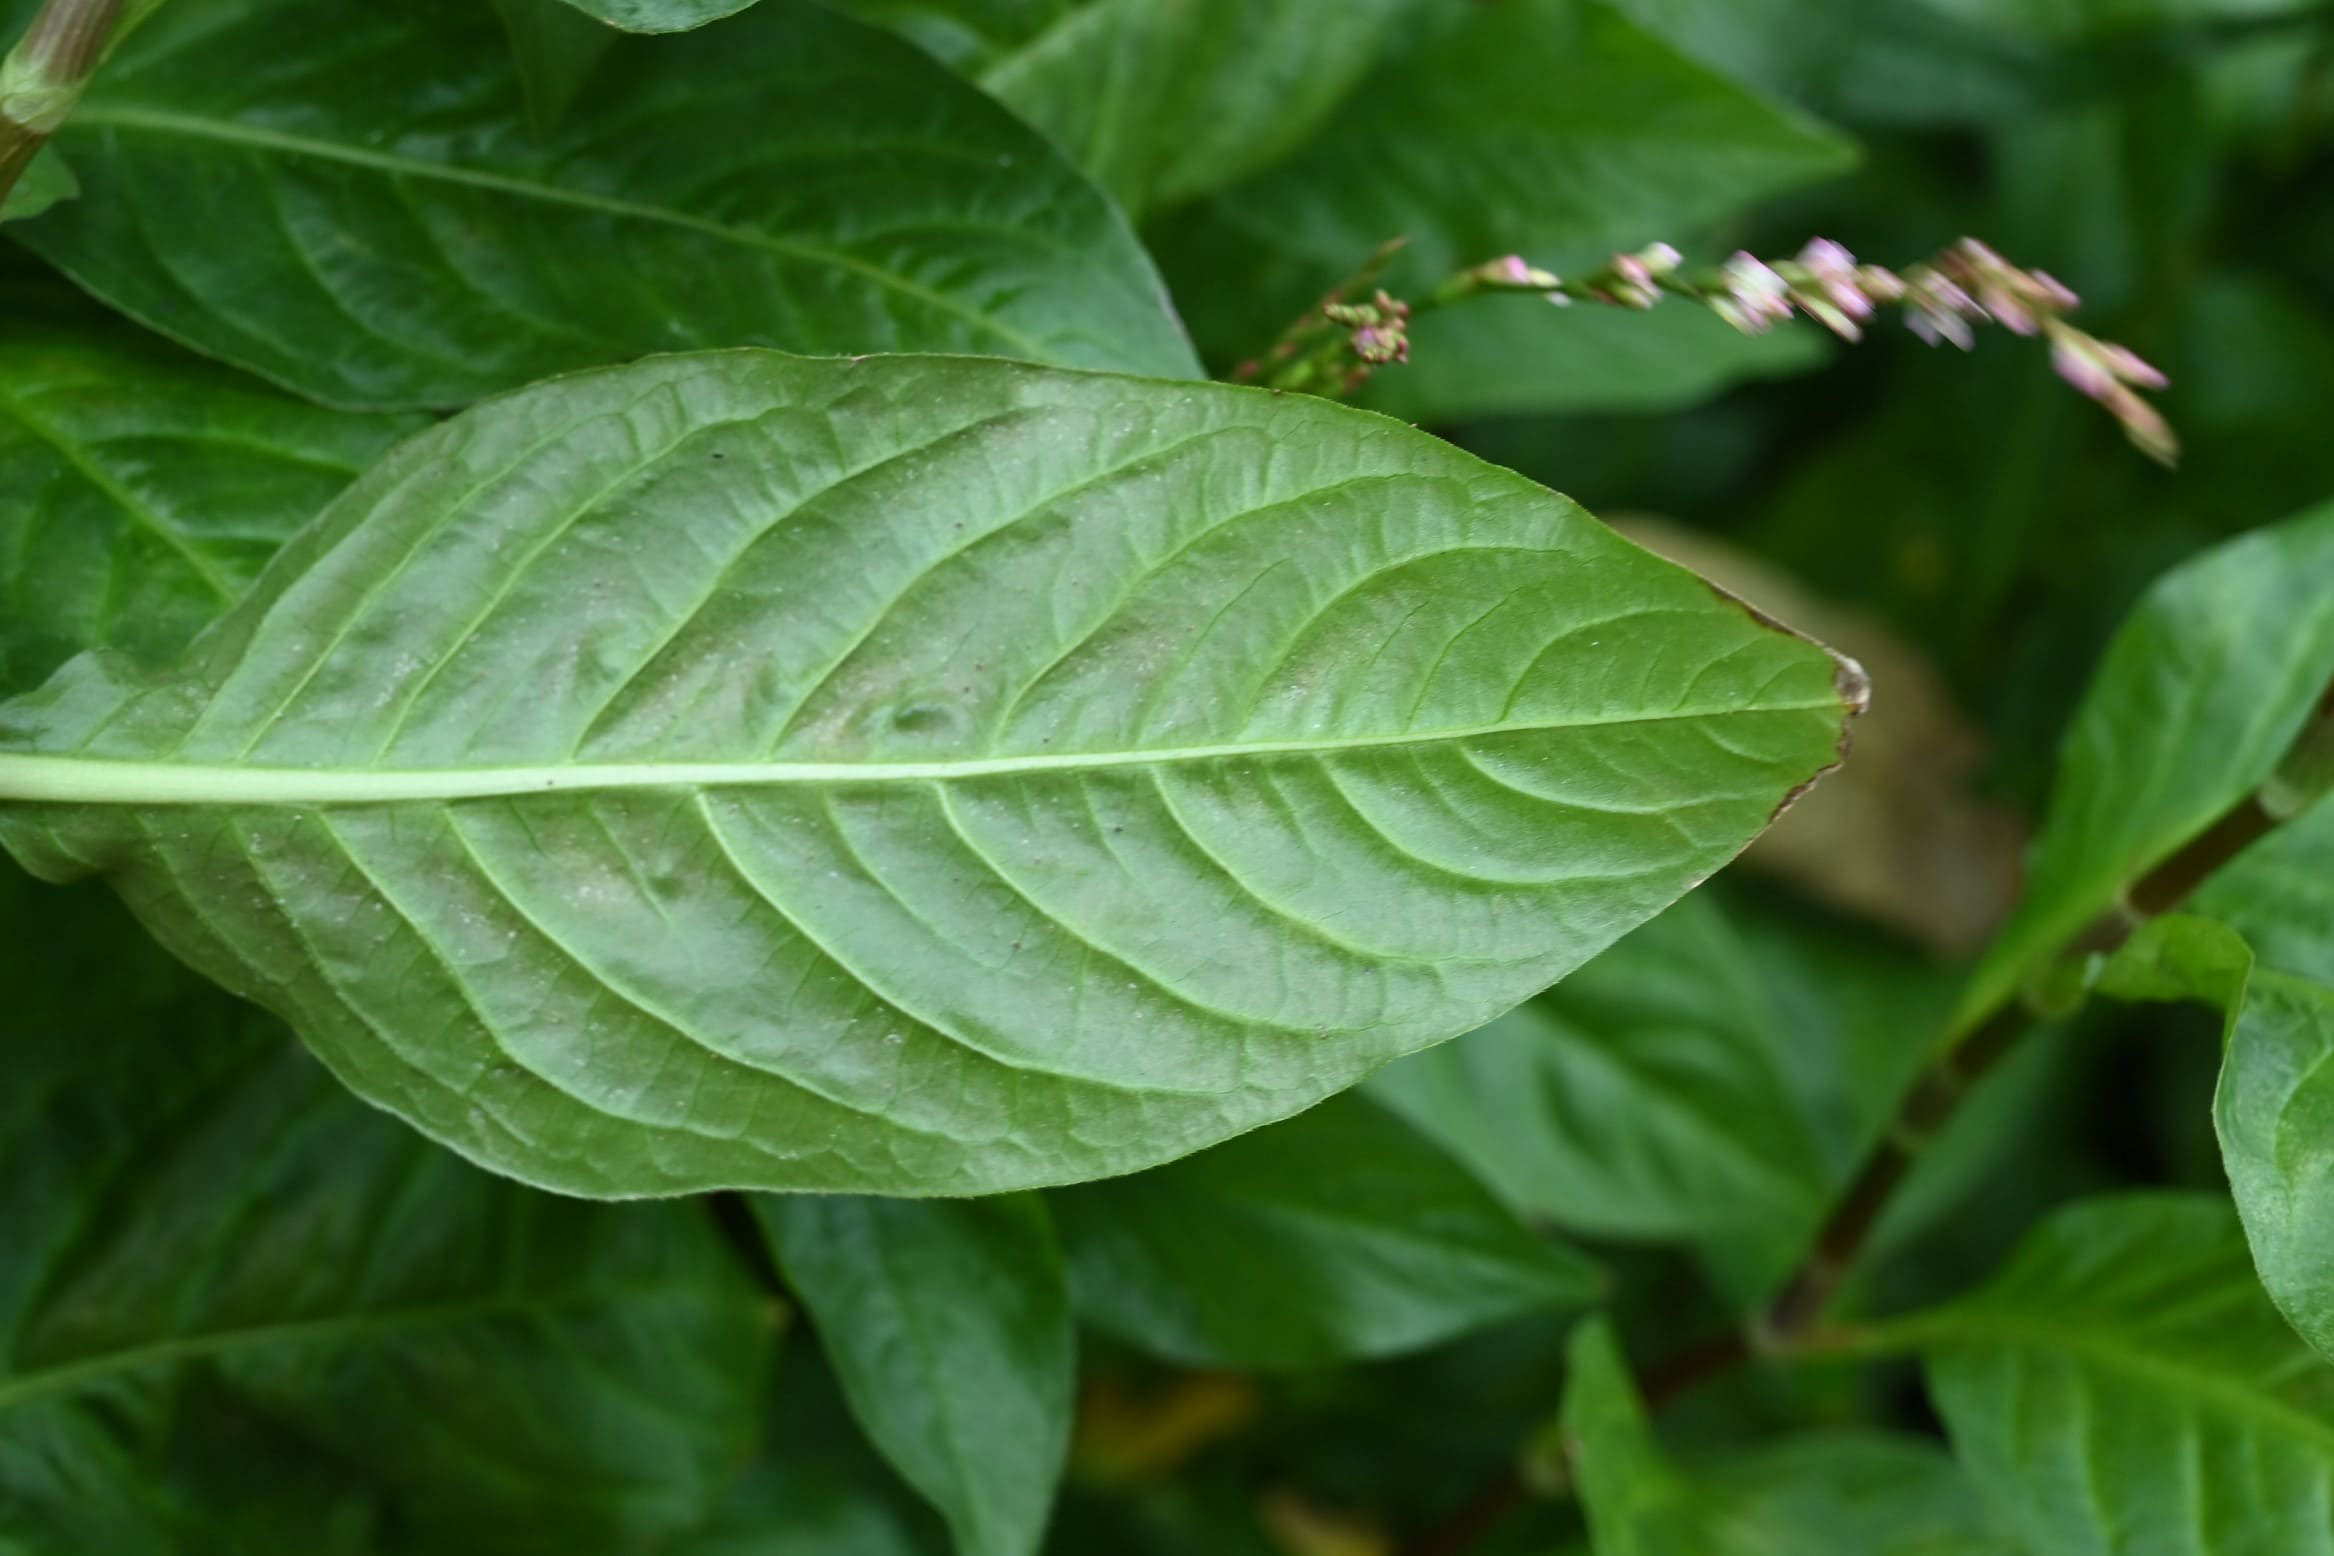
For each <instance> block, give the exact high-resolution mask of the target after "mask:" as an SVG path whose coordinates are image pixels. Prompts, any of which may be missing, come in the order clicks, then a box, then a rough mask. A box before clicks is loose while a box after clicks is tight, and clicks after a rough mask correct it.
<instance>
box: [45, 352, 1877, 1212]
mask: <svg viewBox="0 0 2334 1556" xmlns="http://www.w3.org/2000/svg"><path fill="white" fill-rule="evenodd" d="M1861 698H1862V683H1861V677H1860V676H1858V675H1857V674H1855V673H1854V672H1853V670H1852V667H1847V666H1844V665H1843V664H1842V663H1841V662H1839V661H1837V660H1835V659H1833V658H1832V657H1831V656H1830V655H1829V654H1827V653H1826V652H1824V651H1823V650H1822V649H1820V648H1818V647H1817V646H1815V645H1813V644H1811V643H1809V642H1807V641H1806V640H1804V639H1802V638H1799V637H1796V636H1794V635H1792V634H1790V633H1788V632H1786V631H1784V630H1782V629H1780V628H1778V627H1775V626H1773V625H1772V624H1771V623H1768V622H1765V621H1763V620H1761V619H1758V618H1756V617H1754V616H1753V615H1752V614H1751V613H1749V612H1748V611H1746V610H1745V609H1744V608H1743V607H1742V606H1740V605H1739V604H1738V603H1736V602H1735V601H1734V600H1732V599H1731V598H1729V597H1727V596H1724V595H1721V594H1719V593H1717V592H1716V591H1714V590H1712V589H1711V588H1710V587H1709V586H1707V585H1706V584H1704V583H1703V582H1702V581H1701V580H1699V579H1697V578H1696V577H1694V576H1693V575H1692V574H1690V573H1687V572H1685V571H1683V570H1682V569H1679V568H1676V567H1674V566H1672V565H1671V564H1669V563H1666V562H1662V561H1659V560H1658V559H1656V558H1654V557H1652V556H1651V555H1649V554H1648V553H1646V552H1643V551H1641V550H1639V549H1638V548H1636V547H1634V546H1632V545H1630V544H1628V543H1627V542H1625V541H1623V540H1621V539H1620V538H1619V537H1617V536H1615V535H1614V534H1612V533H1611V532H1610V531H1609V530H1607V529H1605V528H1604V527H1603V526H1601V525H1599V524H1597V523H1595V522H1594V521H1593V520H1591V519H1590V518H1588V517H1587V516H1586V515H1585V514H1583V513H1582V512H1581V511H1580V510H1579V509H1578V508H1576V507H1574V506H1573V505H1572V504H1571V503H1569V502H1567V501H1565V500H1564V499H1562V498H1560V497H1557V496H1555V495H1554V494H1552V493H1550V492H1548V491H1546V490H1544V489H1542V488H1539V487H1536V486H1533V485H1532V484H1531V483H1529V482H1527V481H1524V480H1522V479H1521V478H1519V477H1516V476H1513V475H1510V474H1507V473H1505V472H1502V471H1498V470H1495V469H1493V468H1491V467H1489V466H1487V465H1483V464H1481V463H1479V462H1478V461H1476V460H1474V459H1472V458H1470V457H1468V456H1466V455H1464V454H1461V453H1459V452H1457V451H1456V450H1454V449H1452V448H1450V447H1449V446H1448V445H1446V444H1443V443H1440V442H1438V441H1437V440H1435V439H1432V438H1429V437H1426V436H1425V435H1423V434H1420V433H1416V432H1414V431H1411V430H1409V429H1407V428H1404V427H1402V426H1401V425H1399V424H1398V423H1393V422H1389V421H1386V420H1384V419H1383V418H1380V417H1376V416H1372V415H1369V414H1367V413H1364V412H1360V411H1353V410H1348V409H1344V408H1341V407H1337V406H1333V405H1329V404H1326V403H1324V402H1320V401H1316V400H1310V399H1306V398H1303V397H1287V398H1283V397H1279V396H1274V395H1269V394H1265V393H1262V392H1258V391H1252V390H1243V389H1235V388H1229V387H1225V386H1220V385H1165V384H1157V383H1148V382H1142V381H1137V380H1129V379H1121V378H1112V377H1106V376H1100V375H1085V374H1069V373H1061V372H1055V371H1049V370H1045V369H1037V368H1025V367H1019V366H1015V365H1012V364H1004V363H996V362H984V361H980V360H977V359H917V358H869V359H867V360H865V361H860V362H849V361H814V360H806V359H801V358H792V357H784V356H779V355H776V354H772V353H760V352H731V353H717V354H711V355H705V356H698V357H675V358H666V359H663V360H659V361H655V362H650V363H644V364H641V365H638V366H636V367H632V368H625V369H614V370H609V371H605V372H601V373H597V374H588V375H581V376H577V377H574V378H570V379H567V380H563V381H560V382H556V383H553V384H549V385H545V386H543V387H541V388H539V389H536V390H532V391H529V392H527V393H525V394H521V395H517V396H513V397H511V398H509V399H505V400H502V401H499V402H496V403H494V404H492V405H488V406H485V407H481V408H480V409H479V410H477V411H475V412H473V413H471V414H469V415H467V416H464V417H461V418H458V419H456V420H455V421H452V422H450V423H447V424H446V425H444V426H442V427H440V428H438V429H436V430H435V431H433V432H431V433H428V434H426V435H424V436H423V437H421V438H419V439H416V440H414V441H413V442H411V443H408V444H406V445H405V446H404V447H403V448H402V449H401V450H400V451H398V452H397V453H396V454H394V455H392V456H391V457H390V458H389V459H387V460H386V461H384V462H383V463H382V464H381V465H379V466H377V467H375V469H374V470H373V471H372V472H371V473H370V474H369V475H368V476H367V477H366V478H365V479H364V480H362V481H360V482H359V483H358V484H357V486H355V487H354V488H352V489H351V490H350V491H349V493H348V494H347V495H345V496H344V497H343V498H342V499H340V500H339V501H338V502H337V503H335V504H334V505H333V506H332V507H331V508H330V509H329V510H328V511H327V512H326V513H325V514H324V515H323V516H322V517H321V518H320V519H319V520H318V521H317V522H316V523H315V524H314V525H312V526H311V527H310V528H308V529H307V530H305V531H303V532H302V534H301V535H300V537H299V538H298V539H297V540H295V542H294V543H293V545H292V546H291V547H290V548H289V550H288V551H287V552H286V553H285V554H284V555H283V556H282V557H280V558H279V560H278V561H277V563H276V564H275V566H274V567H273V568H272V569H271V570H270V572H269V573H268V575H267V577H266V578H265V579H264V580H263V581H262V583H261V585H260V587H259V588H258V590H257V591H256V592H255V593H254V594H253V595H252V596H251V597H250V598H248V599H247V600H246V601H245V603H244V604H243V605H242V606H240V607H239V608H238V609H237V610H236V611H235V612H234V613H233V614H231V615H230V616H229V617H228V618H227V619H226V620H225V621H223V622H222V623H221V624H220V626H219V627H217V628H216V629H214V630H213V631H212V632H211V633H210V634H209V635H208V636H206V637H205V638H204V639H203V640H202V641H201V642H200V643H199V644H198V645H197V647H196V648H195V649H194V650H193V651H192V652H191V653H190V655H189V657H188V659H187V660H186V662H185V664H184V665H183V666H182V667H181V668H180V669H179V670H178V671H177V672H175V673H174V674H171V675H169V676H166V677H162V678H160V679H156V680H152V681H140V680H138V679H136V678H131V677H126V676H125V675H124V674H123V672H122V670H121V668H120V667H119V666H118V665H117V664H114V663H112V662H109V661H106V660H103V659H93V658H84V659H82V660H79V661H76V662H75V663H74V664H73V665H71V666H68V667H67V669H66V671H64V672H63V673H61V675H60V676H59V678H58V679H57V680H56V681H54V682H52V683H51V684H50V685H49V686H48V687H46V688H44V689H43V690H42V691H41V692H39V693H37V694H34V695H33V696H30V697H27V698H24V699H20V700H19V701H18V702H17V703H15V704H13V705H10V706H9V707H8V708H7V709H6V710H5V711H4V712H0V839H5V841H6V842H7V844H8V846H9V847H10V848H11V849H13V850H14V851H16V852H17V853H18V854H19V855H20V857H22V858H24V859H25V860H26V861H28V862H29V863H30V864H31V865H32V866H33V867H34V868H35V870H36V871H37V872H38V873H41V874H44V875H47V876H50V877H70V876H76V875H80V874H84V873H88V872H90V871H92V870H95V871H97V872H100V873H103V874H105V875H108V876H109V877H111V878H112V879H113V880H114V881H115V883H116V884H117V885H118V886H119V887H120V889H121V890H122V891H123V892H124V894H125V895H126V896H127V897H128V898H129V899H130V900H131V902H132V904H133V906H134V907H136V909H137V910H138V912H139V914H140V915H141V917H143V918H144V919H145V921H146V922H147V923H148V925H149V926H150V927H152V928H153V929H154V930H155V931H156V932H157V933H158V934H159V935H160V936H161V937H162V938H163V940H164V941H165V942H166V943H167V944H168V945H170V946H171V947H172V948H173V949H174V950H176V951H177V952H179V954H181V955H182V956H184V957H186V958H187V959H188V960H189V961H191V962H193V963H194V964H195V965H197V966H198V967H200V968H202V969H203V970H204V971H206V972H208V973H209V974H211V975H212V976H213V977H215V978H217V979H219V980H220V981H221V982H223V983H226V984H227V985H228V986H229V987H231V988H233V989H235V990H237V991H238V992H241V993H244V994H246V995H248V996H249V997H251V998H254V999H257V1000H259V1001H261V1002H262V1003H265V1004H267V1005H269V1006H271V1007H272V1008H274V1009H277V1010H278V1011H280V1012H282V1013H284V1014H285V1015H286V1016H287V1017H289V1018H290V1019H291V1020H292V1022H293V1024H294V1025H295V1026H296V1027H298V1028H299V1030H300V1031H301V1033H302V1035H303V1036H305V1037H306V1038H307V1040H308V1041H309V1042H310V1043H311V1044H312V1045H313V1046H314V1047H315V1048H316V1049H317V1051H318V1052H319V1053H321V1054H322V1055H323V1056H324V1057H325V1059H326V1061H327V1062H328V1063H330V1064H331V1065H332V1066H333V1067H334V1069H335V1070H337V1071H338V1072H339V1073H340V1074H341V1075H342V1076H343V1078H345V1079H346V1080H348V1081H349V1082H350V1084H352V1085H353V1086H355V1087H356V1088H357V1089H358V1090H359V1091H360V1092H361V1093H363V1094H364V1095H366V1096H368V1097H371V1098H373V1099H375V1100H376V1101H379V1102H380V1103H382V1104H383V1105H385V1106H387V1107H390V1108H392V1109H393V1110H395V1111H397V1112H400V1113H402V1114H404V1115H405V1116H406V1117H408V1118H409V1119H412V1120H413V1121H414V1122H415V1123H417V1124H418V1125H420V1126H421V1127H422V1128H423V1129H424V1130H425V1131H427V1132H429V1133H430V1134H432V1135H434V1136H436V1137H437V1138H439V1139H441V1140H444V1141H447V1142H448V1143H451V1144H453V1145H454V1146H456V1148H458V1149H460V1150H462V1151H464V1152H465V1153H467V1154H470V1155H472V1156H474V1157H476V1158H478V1159H480V1160H482V1161H485V1162H487V1163H489V1164H491V1165H493V1166H495V1167H497V1168H499V1169H500V1170H503V1171H505V1172H509V1173H511V1174H513V1175H515V1176H519V1177H523V1178H526V1179H529V1180H531V1181H536V1182H540V1183H544V1184H547V1185H554V1186H557V1187H561V1188H564V1189H568V1190H571V1191H575V1192H581V1193H600V1194H619V1195H629V1194H645V1193H660V1192H676V1191H682V1190H687V1189H693V1188H702V1187H707V1186H715V1185H726V1186H748V1187H762V1188H779V1189H847V1190H857V1191H883V1192H893V1193H976V1192H985V1191H992V1190H999V1189H1004V1188H1011V1187H1025V1186H1030V1185H1034V1184H1041V1183H1049V1182H1065V1181H1071V1180H1076V1179H1081V1178H1089V1177H1097V1176H1105V1175H1108V1174H1111V1173H1117V1172H1125V1171H1130V1170H1133V1169H1135V1168H1137V1167H1142V1166H1146V1165H1149V1164H1152V1163H1155V1162H1158V1161H1162V1160H1165V1159H1167V1158H1170V1157H1173V1156H1177V1155H1181V1154H1184V1153H1186V1152H1188V1151H1191V1150H1195V1149H1197V1148H1199V1147H1201V1146H1203V1145H1206V1144H1209V1143H1211V1142H1212V1141H1215V1140H1220V1139H1223V1138H1226V1137H1227V1136H1230V1135H1233V1134H1236V1133H1239V1132H1240V1131H1242V1130H1245V1129H1248V1128H1252V1127H1254V1126H1255V1125H1257V1124H1261V1123H1264V1122H1268V1121H1269V1120H1271V1119H1274V1118H1278V1117H1282V1116H1285V1115H1286V1114H1289V1113H1291V1112H1294V1111H1296V1110H1298V1109H1300V1108H1303V1107H1305V1106H1308V1105H1309V1104H1311V1103H1313V1102H1316V1101H1318V1100H1320V1099H1321V1098H1322V1097H1324V1096H1326V1095H1328V1094H1330V1093H1332V1092H1335V1091H1337V1090H1339V1089H1341V1088H1343V1087H1346V1086H1349V1085H1351V1084H1353V1083H1354V1082H1355V1081H1356V1080H1358V1079H1360V1078H1361V1076H1362V1075H1364V1074H1366V1073H1367V1072H1368V1071H1369V1070H1371V1069H1373V1068H1375V1067H1376V1066H1378V1065H1380V1064H1383V1063H1384V1062H1386V1061H1387V1060H1388V1059H1391V1058H1394V1057H1396V1056H1397V1055H1400V1054H1402V1053H1406V1052H1409V1051H1411V1050H1413V1049H1416V1048H1420V1047H1424V1046H1426V1045H1428V1044H1431V1043H1435V1042H1439V1041H1442V1040H1443V1039H1446V1038H1449V1037H1451V1036H1453V1035H1455V1034H1457V1033H1459V1032H1462V1031H1466V1030H1469V1029H1471V1028H1473V1027H1475V1026H1477V1025H1480V1024H1481V1023H1482V1022H1483V1021H1485V1020H1487V1019H1489V1018H1490V1017H1491V1016H1493V1015H1495V1014H1497V1013H1498V1012H1500V1011H1502V1010H1504V1009H1506V1008H1508V1007H1509V1006H1512V1005H1513V1004H1515V1003H1516V1002H1517V1001H1518V1000H1520V999H1522V998H1523V997H1524V996H1526V995H1527V994H1529V993H1531V992H1532V991H1534V990H1536V989H1538V988H1541V987H1543V986H1544V985H1546V984H1547V983H1549V982H1551V981H1553V980H1554V979H1556V978H1559V977H1561V976H1563V975H1564V974H1565V973H1566V972H1567V971H1569V970H1570V969H1571V968H1573V967H1574V966H1576V965H1577V964H1578V963H1580V962H1581V961H1583V960H1585V959H1586V958H1587V957H1589V956H1591V955H1593V954H1594V953H1596V952H1597V951H1599V950H1601V949H1603V948H1604V947H1605V946H1606V945H1607V944H1609V943H1610V942H1611V941H1612V940H1613V939H1615V938H1616V937H1617V936H1619V935H1620V934H1621V933H1622V932H1624V931H1625V930H1627V929H1628V928H1629V927H1631V926H1632V925H1634V924H1636V923H1638V922H1640V921H1642V920H1643V919H1645V918H1647V917H1650V916H1651V915H1652V914H1654V913H1655V912H1658V911H1659V910H1660V909H1661V908H1663V907H1665V906H1667V905H1668V903H1669V902H1670V901H1672V900H1674V899H1675V898H1676V897H1677V896H1678V895H1679V894H1680V893H1681V892H1683V891H1684V890H1686V889H1687V888H1688V887H1689V886H1691V885H1692V884H1694V883H1695V882H1697V881H1699V880H1701V879H1702V878H1703V877H1704V876H1706V875H1708V874H1709V873H1710V872H1711V871H1713V870H1715V869H1716V868H1718V867H1719V866H1720V865H1721V864H1723V863H1724V862H1725V861H1726V860H1727V859H1729V858H1731V857H1732V856H1733V854H1734V853H1735V852H1736V851H1737V850H1739V849H1740V848H1741V847H1742V846H1743V844H1744V843H1745V842H1746V841H1747V840H1748V839H1749V838H1750V837H1751V836H1753V835H1754V834H1755V833H1757V832H1758V831H1759V829H1760V828H1761V827H1762V826H1764V825H1765V824H1766V822H1767V821H1768V819H1769V818H1770V817H1771V816H1772V814H1773V813H1774V812H1775V810H1776V809H1777V808H1778V807H1779V806H1780V805H1782V804H1783V803H1785V802H1786V801H1787V800H1788V799H1789V798H1790V797H1791V796H1792V795H1794V794H1795V793H1796V792H1798V790H1799V789H1800V788H1801V786H1803V785H1804V784H1806V783H1807V782H1808V781H1810V780H1811V779H1812V778H1814V777H1815V776H1816V775H1817V774H1819V773H1820V772H1822V771H1824V770H1825V769H1826V768H1828V767H1829V766H1830V765H1831V764H1832V762H1833V761H1834V760H1835V759H1836V752H1837V746H1838V743H1839V741H1840V738H1841V732H1842V725H1843V722H1844V720H1845V717H1846V715H1847V714H1848V712H1849V711H1850V709H1851V708H1852V707H1853V706H1854V705H1857V704H1859V703H1860V702H1861Z"/></svg>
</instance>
